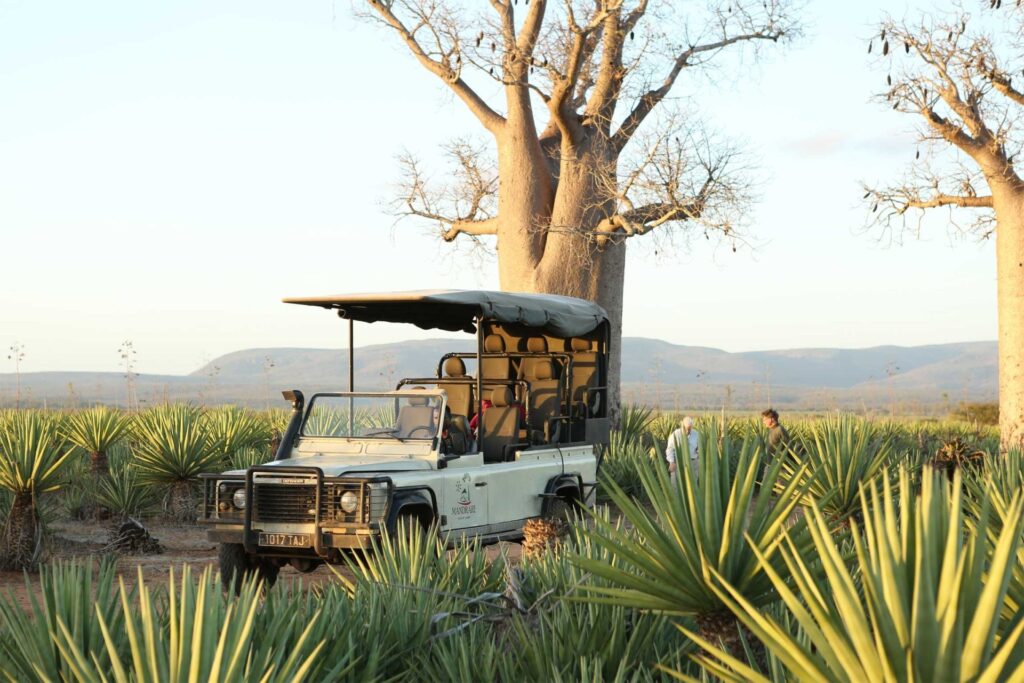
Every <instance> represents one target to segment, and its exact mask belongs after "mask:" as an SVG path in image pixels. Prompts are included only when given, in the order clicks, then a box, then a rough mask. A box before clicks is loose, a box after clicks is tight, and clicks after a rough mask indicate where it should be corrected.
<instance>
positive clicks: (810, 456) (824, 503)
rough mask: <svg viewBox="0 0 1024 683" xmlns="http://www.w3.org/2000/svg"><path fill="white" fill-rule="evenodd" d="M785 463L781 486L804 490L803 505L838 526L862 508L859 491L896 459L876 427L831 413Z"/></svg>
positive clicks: (784, 459) (887, 439)
mask: <svg viewBox="0 0 1024 683" xmlns="http://www.w3.org/2000/svg"><path fill="white" fill-rule="evenodd" d="M801 446H802V448H801V450H802V453H803V455H802V457H801V456H800V455H799V454H798V453H796V452H795V451H794V452H791V453H790V454H789V457H786V458H779V459H780V460H783V461H784V464H783V467H782V475H781V477H780V479H781V481H782V482H783V483H789V482H799V483H800V484H801V485H803V486H804V487H805V493H804V499H803V501H802V502H803V503H804V504H805V505H808V504H811V503H813V504H815V505H817V506H818V508H819V509H820V510H821V511H822V512H823V513H824V514H825V515H826V516H827V517H828V518H829V519H831V520H832V522H833V523H834V524H836V523H844V522H845V521H846V520H847V519H848V518H849V517H850V516H851V515H854V514H856V513H858V512H859V510H860V503H861V498H860V487H861V485H864V484H871V483H873V482H874V481H875V479H877V478H879V477H883V478H884V477H885V476H886V473H887V472H888V470H887V466H888V465H889V464H891V463H892V462H893V461H894V459H895V451H894V450H893V447H892V441H891V439H889V438H887V437H886V436H885V435H884V433H883V432H882V431H881V430H880V429H879V428H878V427H877V426H875V425H873V424H872V423H870V422H868V421H866V420H858V419H857V418H854V417H852V416H849V415H830V416H828V417H826V418H824V419H822V420H820V421H817V422H815V423H814V425H813V426H812V427H811V429H810V433H809V435H808V437H806V438H805V439H804V440H803V442H802V444H801Z"/></svg>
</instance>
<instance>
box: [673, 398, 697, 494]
mask: <svg viewBox="0 0 1024 683" xmlns="http://www.w3.org/2000/svg"><path fill="white" fill-rule="evenodd" d="M684 449H685V450H684ZM677 455H678V456H680V457H682V456H684V455H685V456H686V457H687V458H688V460H689V461H690V470H691V471H692V472H693V477H694V480H696V478H697V476H698V469H699V468H698V462H699V461H698V459H699V458H700V432H698V431H697V430H696V429H694V428H693V418H692V417H690V416H689V415H687V416H686V417H684V418H683V420H682V422H680V423H679V429H677V430H675V431H674V432H672V433H671V434H669V437H668V443H667V444H666V445H665V460H666V461H667V462H668V471H669V474H671V475H672V484H673V485H674V484H675V483H676V471H677V470H678V469H679V468H678V465H677V464H676V461H677Z"/></svg>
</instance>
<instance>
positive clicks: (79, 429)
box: [64, 406, 131, 453]
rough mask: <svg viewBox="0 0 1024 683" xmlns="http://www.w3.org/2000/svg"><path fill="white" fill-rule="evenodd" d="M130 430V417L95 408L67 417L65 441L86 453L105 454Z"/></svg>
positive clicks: (103, 407)
mask: <svg viewBox="0 0 1024 683" xmlns="http://www.w3.org/2000/svg"><path fill="white" fill-rule="evenodd" d="M130 430H131V417H130V416H129V414H128V413H123V412H121V411H119V410H114V409H112V408H107V407H105V406H97V407H95V408H90V409H88V410H80V411H78V412H75V413H71V414H70V415H68V417H67V419H66V420H65V421H64V433H65V435H66V437H67V440H68V441H70V442H71V443H73V444H74V445H76V446H78V447H79V448H81V449H82V450H84V451H86V452H87V453H106V452H107V451H108V450H110V448H111V446H113V445H114V444H116V443H117V442H118V441H120V440H121V439H123V438H124V437H125V436H127V435H128V434H129V432H130Z"/></svg>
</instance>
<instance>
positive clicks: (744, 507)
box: [571, 433, 810, 637]
mask: <svg viewBox="0 0 1024 683" xmlns="http://www.w3.org/2000/svg"><path fill="white" fill-rule="evenodd" d="M718 436H719V434H718V433H709V434H705V435H703V437H704V438H703V440H702V444H701V448H702V451H701V453H702V456H701V459H700V467H699V481H698V478H695V477H694V476H693V473H692V472H691V470H690V468H689V467H685V466H683V467H681V468H680V469H679V472H680V474H681V476H680V483H679V484H678V485H677V486H675V487H674V486H672V484H671V483H670V481H669V477H668V474H667V471H666V470H665V468H664V466H663V465H662V464H660V463H659V464H658V465H657V466H656V467H653V468H651V469H650V470H648V471H644V472H641V478H642V480H643V486H644V491H645V492H646V494H647V497H648V498H649V500H650V504H651V508H653V511H649V510H648V509H647V508H646V507H644V506H643V505H641V504H639V503H637V502H636V501H634V500H632V499H631V498H630V497H629V496H628V495H626V494H625V493H624V492H623V491H622V490H621V489H619V488H618V487H616V486H615V485H614V483H610V484H609V496H610V497H611V499H612V501H613V502H614V503H615V505H616V506H618V507H619V509H620V510H621V511H622V515H623V517H624V518H625V519H626V520H628V522H629V523H630V525H631V526H632V527H633V530H632V531H626V530H625V529H624V528H618V527H616V526H614V525H612V524H610V523H609V522H608V521H607V520H603V519H601V518H600V517H596V518H595V528H594V530H593V531H592V532H590V533H591V538H592V540H593V542H594V543H596V544H598V545H600V546H602V547H604V548H606V549H608V550H609V551H611V553H612V554H613V555H615V556H616V557H617V558H619V560H620V561H619V562H616V563H614V564H609V563H607V562H602V561H598V560H595V559H594V558H592V557H585V556H574V557H572V558H571V559H572V561H573V562H575V563H577V564H578V565H579V566H581V567H583V568H584V569H586V570H587V571H589V572H591V573H593V574H594V575H596V576H599V577H601V578H602V579H605V580H606V581H607V582H608V584H607V585H593V586H587V587H586V593H588V594H589V597H588V598H587V599H590V600H595V601H598V602H609V603H618V604H623V605H627V606H632V607H637V608H641V609H652V610H658V611H663V612H666V613H669V614H674V615H680V616H692V617H696V618H698V619H705V620H707V622H706V623H707V625H708V628H709V630H710V629H714V628H716V625H715V624H714V623H713V622H715V620H716V619H718V618H719V617H722V616H723V615H726V614H728V610H727V607H726V603H725V602H724V601H723V600H722V597H721V596H720V595H719V594H718V593H717V592H716V591H715V588H714V585H713V578H712V575H713V573H717V574H719V575H721V576H724V577H727V579H728V580H729V581H730V582H731V583H732V585H735V586H736V587H737V589H738V590H739V591H741V592H742V594H743V595H744V596H746V598H747V599H748V600H750V601H751V602H752V603H754V604H757V605H764V604H767V603H768V602H770V601H771V600H773V599H775V598H774V589H773V587H772V583H771V581H770V580H769V578H768V575H767V574H766V573H765V571H764V569H763V567H762V566H761V564H760V563H759V562H758V559H757V554H756V553H755V549H756V550H759V551H761V552H762V553H764V554H765V555H766V556H769V557H771V556H773V555H774V553H775V549H776V547H777V546H778V543H779V541H780V539H781V537H782V532H783V530H784V529H786V528H787V527H790V526H791V525H792V526H791V528H790V534H791V536H792V538H794V539H796V540H795V543H796V544H797V545H798V547H807V546H808V545H809V543H810V539H809V536H808V534H807V529H806V525H805V524H804V522H803V520H802V519H796V520H791V519H790V516H791V514H792V513H793V511H794V510H795V509H796V507H797V505H798V502H799V500H800V496H801V494H802V493H803V490H802V488H801V487H802V486H805V485H804V484H801V483H799V482H800V480H801V477H796V478H794V479H793V480H792V481H791V482H790V483H789V484H788V485H786V486H785V487H781V488H780V491H779V495H777V496H769V495H760V496H755V494H754V489H755V484H756V482H757V479H758V476H759V475H760V457H759V451H760V444H759V441H758V440H756V439H753V438H748V439H747V440H745V441H744V442H743V443H742V444H741V445H740V447H739V448H740V452H739V453H738V454H737V455H736V457H735V458H733V457H732V456H733V454H732V453H730V452H729V451H730V449H731V448H732V445H731V443H732V442H731V440H730V439H723V440H722V441H721V442H720V441H719V439H718ZM720 444H721V446H720ZM733 460H735V462H736V463H737V464H736V469H735V471H733V469H732V467H731V466H730V462H731V461H733ZM779 467H780V463H779V462H776V463H775V464H774V465H772V466H771V467H770V468H769V469H768V471H767V473H766V478H765V486H766V487H767V488H765V489H764V490H770V488H771V487H772V486H774V484H775V483H776V480H777V478H778V474H779ZM747 538H749V539H752V543H748V542H747V541H746V539H747ZM773 566H776V567H777V568H778V570H779V571H784V570H783V567H782V562H781V560H779V561H775V562H774V565H773ZM730 624H731V627H730ZM717 628H719V630H721V631H723V632H720V633H718V634H716V637H717V636H721V637H729V636H730V635H732V636H734V635H735V633H736V629H735V622H734V621H732V622H729V620H728V619H726V620H725V621H723V622H722V623H720V624H717ZM730 628H731V634H730V633H725V632H724V631H729V630H730Z"/></svg>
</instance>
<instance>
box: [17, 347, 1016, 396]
mask: <svg viewBox="0 0 1024 683" xmlns="http://www.w3.org/2000/svg"><path fill="white" fill-rule="evenodd" d="M622 347H623V354H622V381H623V395H624V398H625V399H626V400H627V401H634V402H643V403H648V404H655V403H656V404H660V405H662V406H663V407H676V408H690V409H700V408H720V407H722V406H723V405H728V406H729V407H731V408H736V409H753V408H757V407H761V406H766V405H769V404H771V405H774V406H776V407H779V408H786V409H802V410H820V409H828V408H890V407H896V408H898V409H900V410H903V411H908V410H910V411H915V410H918V411H923V412H928V411H932V412H934V411H936V410H939V409H940V408H941V407H943V406H949V405H952V404H955V403H957V402H960V401H992V400H995V399H996V394H997V363H996V343H995V342H993V341H986V342H966V343H958V344H935V345H929V346H912V347H901V346H878V347H873V348H869V349H787V350H779V351H748V352H743V353H729V352H726V351H722V350H719V349H712V348H704V347H695V346H680V345H677V344H670V343H668V342H665V341H661V340H658V339H645V338H640V337H627V338H625V339H624V340H623V344H622ZM473 348H474V343H473V341H472V340H466V339H457V340H453V339H432V340H426V341H410V342H398V343H393V344H379V345H373V346H363V347H357V348H356V373H355V379H356V388H357V389H383V388H387V387H394V386H395V384H396V383H397V382H398V381H399V380H400V379H401V378H403V377H417V376H418V377H423V376H433V375H434V374H435V373H436V371H437V363H438V360H439V359H440V357H441V356H442V355H443V354H445V353H447V352H449V351H472V350H473ZM15 384H16V378H15V376H14V375H13V374H0V405H12V404H13V403H14V397H15V396H14V395H15ZM21 384H22V397H23V403H29V404H33V405H39V404H42V403H44V402H45V403H47V404H48V405H58V406H63V405H84V404H90V403H96V402H102V403H111V404H116V403H121V404H123V403H124V401H125V396H126V380H125V378H124V376H123V374H121V373H116V372H106V373H104V372H37V373H23V374H22V375H21ZM134 386H135V392H136V395H137V396H138V397H139V399H140V400H141V401H143V402H145V403H154V402H160V401H164V400H190V401H200V402H204V403H228V402H232V403H241V404H248V405H256V406H263V405H266V404H269V405H283V403H282V402H281V399H280V391H281V390H282V389H290V388H299V389H302V390H303V391H305V392H307V393H309V392H313V391H326V390H333V391H338V390H343V389H345V388H347V386H348V355H347V352H346V350H344V349H294V348H275V349H247V350H244V351H236V352H234V353H229V354H226V355H224V356H221V357H219V358H217V359H215V360H213V361H211V362H210V363H208V364H207V365H205V366H203V367H201V368H199V369H198V370H196V371H195V372H192V373H191V374H189V375H145V374H142V375H139V376H138V377H136V378H135V380H134Z"/></svg>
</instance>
